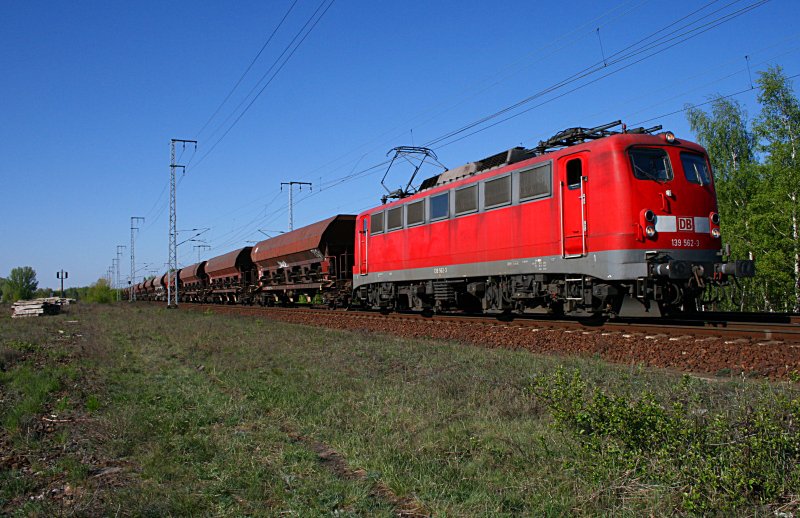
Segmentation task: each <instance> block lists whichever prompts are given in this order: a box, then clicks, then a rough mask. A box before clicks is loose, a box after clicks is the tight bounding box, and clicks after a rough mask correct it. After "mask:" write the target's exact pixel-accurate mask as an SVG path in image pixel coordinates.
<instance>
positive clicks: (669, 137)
mask: <svg viewBox="0 0 800 518" xmlns="http://www.w3.org/2000/svg"><path fill="white" fill-rule="evenodd" d="M664 140H666V141H667V142H668V143H670V144H672V143H673V142H675V134H674V133H673V132H671V131H668V132H666V133H664Z"/></svg>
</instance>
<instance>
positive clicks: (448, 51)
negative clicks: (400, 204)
mask: <svg viewBox="0 0 800 518" xmlns="http://www.w3.org/2000/svg"><path fill="white" fill-rule="evenodd" d="M330 2H331V0H324V1H322V0H297V2H296V4H294V0H280V1H278V0H275V1H267V2H263V1H262V2H246V1H241V2H236V3H233V2H133V3H131V2H116V1H111V2H99V1H97V2H94V1H93V2H88V1H87V2H37V1H15V0H7V1H6V2H3V4H2V6H0V48H2V49H3V51H2V53H0V70H2V79H0V113H2V124H0V178H2V180H3V182H2V193H3V196H2V200H3V205H4V211H3V214H4V217H3V218H2V219H0V236H2V245H0V276H6V275H8V272H9V271H10V270H11V269H12V268H13V267H15V266H23V265H29V266H33V267H34V268H35V269H36V271H37V272H38V277H39V281H40V285H41V286H51V287H55V286H57V283H58V281H57V280H56V277H55V272H56V271H57V270H59V269H61V268H63V269H65V270H68V271H69V272H70V279H69V285H87V284H89V283H92V282H94V281H96V280H97V279H98V278H99V277H102V276H103V275H105V273H106V270H107V269H108V267H109V266H110V265H111V263H112V258H113V257H115V255H116V245H125V246H126V247H129V246H130V217H131V216H145V218H146V220H145V222H144V224H143V225H141V231H140V232H139V233H138V234H137V237H136V257H137V263H138V265H139V266H140V267H142V268H143V269H142V270H141V271H140V272H139V276H140V275H141V274H143V273H148V271H153V272H155V271H158V272H163V271H165V263H166V262H167V248H168V244H167V243H168V228H167V227H168V214H167V210H166V207H167V201H168V200H167V193H168V190H167V186H168V180H169V158H170V157H169V141H170V139H171V138H181V139H197V140H198V141H199V145H198V148H197V151H196V152H195V151H194V148H193V147H190V148H187V149H186V150H185V151H183V150H182V149H181V148H179V150H178V151H179V155H180V162H179V163H182V164H188V167H187V168H186V173H185V175H184V176H183V177H182V178H181V179H180V183H179V186H178V201H177V206H178V228H179V230H186V229H192V228H210V229H211V230H209V231H207V232H205V233H204V234H203V235H202V236H201V239H204V240H205V241H206V243H207V244H208V245H209V246H210V247H211V249H210V250H199V249H196V248H194V245H197V244H201V243H200V242H191V241H190V242H187V243H185V244H183V245H181V247H180V249H179V263H181V264H183V265H189V264H192V263H193V262H196V261H197V258H198V252H200V253H201V254H202V257H203V258H204V259H206V258H209V257H213V256H215V255H220V254H222V253H225V252H227V251H230V250H233V249H236V248H239V247H241V246H245V245H248V244H252V243H249V242H251V241H257V240H260V239H262V238H263V234H261V233H260V232H259V229H261V230H267V231H274V230H285V229H286V227H287V205H288V198H287V193H286V191H285V190H284V191H283V192H281V190H280V184H281V182H288V181H291V180H294V181H306V182H311V183H313V184H314V185H313V191H311V192H309V191H308V190H304V191H303V192H302V193H296V196H295V199H296V201H297V203H296V205H295V211H294V216H295V218H294V219H295V227H299V226H302V225H305V224H309V223H313V222H315V221H317V220H320V219H323V218H325V217H328V216H329V215H332V214H336V213H356V212H358V211H361V210H364V209H366V208H368V207H370V206H372V205H374V204H377V203H378V200H379V198H380V196H381V195H382V194H383V192H384V191H383V188H382V187H381V185H380V179H381V176H382V175H383V169H376V170H374V171H372V172H371V174H368V173H365V174H361V175H356V178H354V179H352V180H349V181H343V182H337V181H336V180H337V179H339V178H343V177H345V176H348V175H350V174H353V173H359V172H361V171H362V170H365V169H368V168H369V167H371V166H375V165H377V164H380V163H381V162H383V161H384V160H385V157H386V153H387V151H388V150H389V149H391V148H392V147H394V146H399V145H411V144H413V145H418V146H419V145H425V144H426V143H429V142H431V141H433V140H434V139H437V138H438V137H440V136H442V135H445V134H447V133H449V132H451V131H453V130H456V129H459V128H461V127H463V126H465V125H468V124H470V123H472V122H474V121H477V120H479V119H481V118H482V117H484V116H487V115H490V114H493V113H496V112H498V111H499V110H502V109H503V108H506V107H508V106H511V105H513V104H515V103H516V102H518V101H520V100H522V99H526V98H528V97H530V96H534V95H535V94H537V93H539V92H542V91H543V90H545V89H548V88H550V87H553V86H554V85H557V84H558V83H559V82H561V81H562V80H564V79H565V78H568V77H570V76H572V75H573V74H575V73H576V72H579V71H581V70H585V69H587V67H592V66H593V65H597V64H598V63H602V61H603V56H605V58H606V63H607V64H608V66H606V67H602V70H597V71H595V72H593V73H591V74H589V75H587V76H586V77H584V78H582V79H579V80H577V81H573V82H570V83H569V84H568V85H566V86H563V87H560V88H556V89H554V90H553V91H552V92H551V93H548V94H545V95H542V96H540V97H537V98H536V99H534V100H532V101H530V102H528V103H526V104H525V105H523V106H522V107H521V108H518V109H517V110H514V111H511V112H508V113H507V114H506V115H505V116H508V115H516V116H515V117H514V118H512V119H510V120H507V121H504V122H502V123H499V124H497V125H494V126H492V127H488V128H487V127H486V126H488V125H489V124H492V123H494V122H498V121H499V120H500V119H502V118H504V117H505V116H501V117H499V118H495V119H492V120H490V121H488V123H484V124H483V125H479V126H476V127H475V129H479V130H482V131H480V132H478V133H475V134H473V135H469V136H466V137H465V135H466V134H467V133H471V132H472V131H474V130H470V131H468V132H464V133H461V134H459V135H457V136H456V138H460V137H465V138H461V139H460V140H456V141H453V142H451V140H452V139H450V140H445V141H443V142H441V143H439V144H437V145H435V146H434V149H435V151H436V153H437V154H438V156H439V159H440V160H441V161H442V162H443V163H444V164H446V165H447V166H449V167H455V166H458V165H461V164H463V163H466V162H470V161H473V160H478V159H481V158H483V157H485V156H488V155H491V154H494V153H496V152H498V151H501V150H504V149H507V148H510V147H514V146H517V145H525V146H532V145H535V144H536V143H537V142H538V141H539V140H541V139H545V138H547V137H549V136H551V135H552V134H553V133H555V132H557V131H559V130H561V129H564V128H566V127H571V126H595V125H599V124H603V123H605V122H610V121H613V120H616V119H623V120H624V121H625V122H626V123H628V124H629V125H631V126H633V125H638V123H641V122H642V121H645V122H644V124H645V125H648V126H649V125H654V124H662V125H664V127H665V128H666V129H670V130H672V131H674V132H675V133H676V134H678V135H679V136H683V137H689V138H691V137H692V135H691V132H690V131H689V128H688V125H687V123H686V121H685V116H684V115H683V114H682V113H673V112H675V111H677V110H680V109H682V108H683V106H684V105H685V104H686V103H702V102H705V101H706V100H708V98H709V97H710V96H711V95H713V94H715V93H720V94H723V95H727V94H730V93H733V92H739V91H742V90H746V89H747V88H749V84H750V79H749V77H748V70H747V62H746V60H745V57H744V56H745V55H747V56H749V58H750V68H751V74H752V76H753V78H754V79H755V77H757V73H758V71H759V70H764V69H765V68H766V67H767V66H769V65H776V64H777V65H782V66H783V67H784V69H785V71H786V73H787V74H788V75H794V74H798V73H800V59H798V56H800V28H798V24H797V22H798V21H800V2H797V1H796V0H771V1H768V2H765V3H763V5H757V4H760V2H757V1H756V0H738V1H734V0H717V1H700V2H698V1H681V0H674V1H671V2H656V1H650V0H609V1H606V2H597V1H584V0H573V1H572V2H565V3H560V2H552V5H548V4H550V3H545V2H525V1H504V2H494V3H488V2H479V1H472V0H466V1H449V0H448V1H438V2H426V1H415V0H409V1H407V2H397V3H390V2H364V1H347V0H334V2H333V3H332V4H331V3H330ZM293 4H294V6H293V7H292V9H291V11H290V12H289V14H288V16H287V17H286V20H285V22H284V23H283V25H281V27H280V28H279V29H278V31H277V32H276V33H275V36H274V38H273V39H272V40H271V41H270V43H269V45H267V46H266V48H265V49H264V51H263V53H262V54H261V56H260V58H259V59H258V60H257V61H256V62H255V64H254V65H253V67H252V69H251V70H250V72H249V74H248V75H246V76H245V78H244V80H243V81H242V83H241V84H240V86H239V88H238V89H236V90H235V91H234V92H233V94H232V95H231V97H230V100H229V101H228V102H227V103H226V104H225V105H223V107H222V109H221V110H220V111H219V114H218V115H217V116H216V117H214V118H213V119H212V120H211V122H210V123H209V124H208V125H206V126H205V128H204V125H205V123H206V121H207V120H208V119H209V117H211V115H212V114H213V113H214V112H215V110H216V109H217V107H218V106H219V105H220V103H221V102H222V100H223V99H224V98H225V97H226V95H227V94H228V93H229V92H230V91H231V88H232V87H233V85H234V84H235V83H236V81H237V80H238V79H239V77H240V76H241V75H242V73H243V72H244V70H245V69H246V68H247V66H248V65H249V64H250V63H251V61H252V60H253V58H254V57H255V55H256V53H257V52H258V51H259V49H260V48H261V47H262V45H264V43H265V42H266V41H267V38H268V37H269V35H270V34H271V33H272V32H273V30H274V29H275V28H276V26H277V25H278V23H279V22H280V20H281V19H282V18H283V17H284V15H286V13H287V12H288V11H289V9H290V6H292V5H293ZM754 5H756V6H755V7H754V8H753V9H751V10H749V11H747V12H744V13H743V14H741V15H739V16H735V17H734V16H731V18H730V19H727V20H726V19H719V18H720V17H721V16H725V15H732V14H734V13H735V12H736V11H737V10H742V9H747V8H748V6H754ZM320 6H321V8H320ZM318 8H320V9H319V10H317V9H318ZM326 9H327V10H326ZM323 11H324V12H325V14H324V16H322V17H321V18H320V13H322V12H323ZM315 12H316V13H317V14H316V17H315V16H314V13H315ZM681 19H683V21H681ZM308 20H312V21H311V22H310V24H309V25H308V26H307V29H306V30H307V31H308V28H310V27H311V25H313V24H314V23H315V21H316V20H318V21H316V25H313V29H312V30H311V31H310V32H308V35H307V36H306V37H305V39H304V40H303V42H302V44H301V45H300V46H299V47H298V48H297V50H296V51H295V52H294V54H293V55H292V57H291V59H289V60H288V61H287V62H286V63H285V65H283V67H282V68H281V69H280V71H279V72H278V73H277V74H276V75H275V76H274V79H273V80H272V81H271V82H270V84H269V85H268V86H266V88H264V89H263V92H262V93H261V95H260V96H259V97H258V98H257V99H256V100H255V101H254V102H253V103H252V105H251V106H250V108H249V109H248V110H247V111H246V112H245V113H244V115H242V116H241V118H240V120H239V121H238V123H236V124H235V125H233V126H232V127H231V122H232V121H233V120H234V119H235V118H237V117H238V116H239V114H240V113H242V111H241V110H242V108H243V107H244V106H247V104H248V103H249V102H250V100H251V99H252V97H247V94H248V92H250V91H251V89H253V88H255V91H258V90H260V89H261V85H263V84H264V83H259V82H258V81H259V79H260V78H261V77H262V76H263V75H264V74H265V73H266V74H267V76H266V77H267V78H269V77H271V74H269V73H268V70H269V68H270V65H272V64H273V63H276V62H277V63H278V66H280V63H282V62H283V60H281V59H279V56H280V54H281V52H282V51H283V50H284V48H286V46H287V45H289V44H290V42H291V40H292V38H293V37H294V36H295V34H297V33H298V31H300V30H301V27H302V26H303V24H305V23H306V22H307V21H308ZM713 20H718V21H717V22H714V23H711V24H710V25H708V26H706V27H704V28H702V29H700V30H697V31H695V32H693V33H690V34H687V36H688V35H695V34H696V35H695V36H694V37H692V38H691V39H687V40H686V41H681V40H683V39H684V38H685V36H683V37H678V38H677V39H675V40H672V41H671V42H670V43H669V45H665V46H661V47H653V48H652V49H651V50H650V51H647V52H643V53H641V54H637V55H636V56H631V57H629V58H625V59H624V60H623V61H620V62H618V63H615V62H614V61H615V60H616V59H617V58H619V57H622V56H624V54H619V52H620V51H622V50H623V49H625V48H626V47H628V46H630V45H632V44H635V43H636V42H639V41H640V40H642V39H643V38H646V37H648V36H650V35H652V34H653V33H656V31H659V30H661V29H663V31H662V32H660V33H658V34H657V35H656V36H655V37H656V38H658V37H659V36H663V37H664V38H665V39H669V38H674V37H676V36H677V34H673V35H669V33H670V32H671V31H674V30H676V29H678V28H679V27H680V26H682V25H684V24H686V23H693V25H691V26H689V27H687V29H689V30H690V29H692V28H698V27H699V26H700V25H701V24H704V23H709V22H712V21H713ZM717 24H718V25H717ZM714 25H716V26H714ZM598 28H599V29H600V31H599V36H600V38H598V32H597V29H598ZM682 32H685V30H684V31H679V33H678V34H680V33H682ZM301 34H305V33H301ZM300 38H302V36H300ZM600 41H602V50H601V46H600ZM646 41H654V40H653V39H650V40H646ZM290 48H293V47H290ZM655 51H660V52H658V53H656V54H653V52H655ZM276 60H277V61H276ZM637 61H638V62H637ZM273 71H274V69H273ZM603 76H607V77H603ZM795 83H796V81H795ZM576 88H577V90H575V91H572V90H573V89H576ZM755 97H756V95H755V92H752V91H750V92H745V93H742V94H740V95H737V96H736V97H735V98H736V99H737V100H738V101H739V102H741V103H743V104H744V105H745V106H746V107H747V108H748V111H749V113H750V115H751V116H755V115H756V114H757V110H758V107H757V105H756V103H755ZM240 103H242V104H241V106H242V108H240V109H239V110H238V111H236V110H235V109H236V107H237V106H238V105H240ZM542 103H544V104H542ZM522 110H528V111H526V112H524V113H520V112H521V111H522ZM230 114H232V115H230ZM229 115H230V118H228V117H229ZM226 118H227V123H226ZM201 128H202V131H201ZM218 128H219V129H218ZM228 128H230V129H228ZM225 131H228V133H227V135H226V136H225V137H224V138H222V139H221V140H220V136H221V135H222V134H223V133H224V132H225ZM181 153H182V154H181ZM431 172H433V171H431ZM406 173H407V171H406V170H397V171H393V174H392V175H391V176H390V178H389V181H390V182H391V186H393V187H396V186H398V185H400V183H401V182H403V180H404V179H405V178H404V177H405V175H406ZM309 195H310V196H309ZM192 235H193V234H192V233H191V232H184V233H182V234H181V237H180V240H183V239H188V238H190V237H191V236H192ZM128 252H129V250H127V249H126V250H125V253H124V255H123V256H122V261H121V264H122V269H121V271H122V277H123V278H125V277H127V275H128V274H129V265H130V259H129V256H128ZM145 264H147V265H148V266H144V265H145Z"/></svg>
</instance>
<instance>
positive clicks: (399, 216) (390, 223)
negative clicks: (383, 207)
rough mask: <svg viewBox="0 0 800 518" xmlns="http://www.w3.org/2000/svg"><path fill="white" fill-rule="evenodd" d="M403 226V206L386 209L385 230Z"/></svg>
mask: <svg viewBox="0 0 800 518" xmlns="http://www.w3.org/2000/svg"><path fill="white" fill-rule="evenodd" d="M398 228H403V206H402V205H401V206H399V207H394V208H393V209H389V210H387V211H386V230H397V229H398Z"/></svg>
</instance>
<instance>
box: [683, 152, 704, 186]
mask: <svg viewBox="0 0 800 518" xmlns="http://www.w3.org/2000/svg"><path fill="white" fill-rule="evenodd" d="M681 165H683V174H685V175H686V179H687V180H689V181H690V182H692V183H696V184H700V185H708V184H710V183H711V172H710V171H709V170H708V165H707V164H706V159H705V157H703V155H696V154H694V153H681Z"/></svg>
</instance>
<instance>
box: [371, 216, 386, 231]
mask: <svg viewBox="0 0 800 518" xmlns="http://www.w3.org/2000/svg"><path fill="white" fill-rule="evenodd" d="M370 218H371V219H370V228H372V232H371V233H372V234H380V233H381V232H383V212H376V213H375V214H373V215H372V216H371V217H370Z"/></svg>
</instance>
